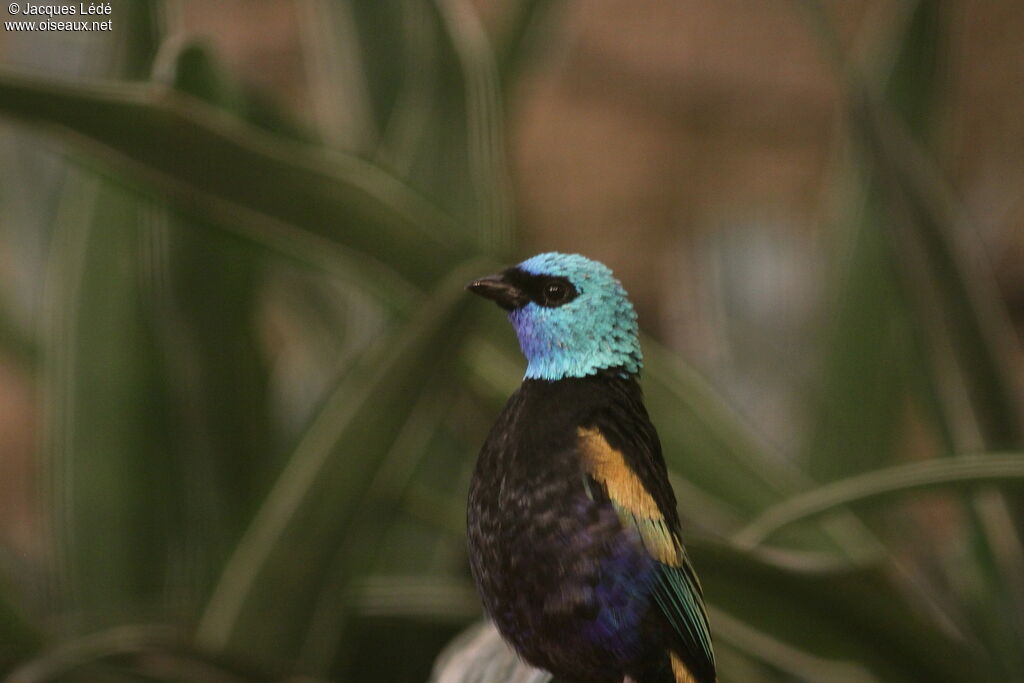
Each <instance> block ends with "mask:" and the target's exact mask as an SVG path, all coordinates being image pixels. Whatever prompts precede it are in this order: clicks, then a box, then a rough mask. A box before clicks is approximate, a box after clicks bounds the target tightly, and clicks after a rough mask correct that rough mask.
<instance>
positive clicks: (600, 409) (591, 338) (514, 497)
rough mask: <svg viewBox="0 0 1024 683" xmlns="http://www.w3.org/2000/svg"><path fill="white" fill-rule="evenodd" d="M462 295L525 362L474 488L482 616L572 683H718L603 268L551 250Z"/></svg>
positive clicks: (635, 335) (634, 335) (620, 312)
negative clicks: (503, 319) (510, 333)
mask: <svg viewBox="0 0 1024 683" xmlns="http://www.w3.org/2000/svg"><path fill="white" fill-rule="evenodd" d="M466 288H467V289H468V290H469V291H471V292H472V293H474V294H477V295H480V296H482V297H484V298H486V299H490V300H492V301H494V302H495V303H497V304H498V306H500V307H501V308H502V309H504V310H505V311H506V312H507V314H508V318H509V320H510V321H511V323H512V327H513V328H514V329H515V332H516V335H517V336H518V339H519V345H520V348H521V349H522V352H523V355H524V356H525V357H526V362H527V364H526V373H525V375H524V377H523V380H522V383H521V384H520V386H519V388H518V389H517V390H516V391H515V392H514V393H513V394H512V396H511V397H510V398H509V399H508V401H507V403H506V404H505V406H504V408H503V409H502V410H501V413H500V414H499V416H498V417H497V419H496V421H495V423H494V425H493V427H492V428H491V430H490V432H489V434H488V436H487V437H486V440H485V441H484V444H483V447H482V448H481V450H480V454H479V456H478V458H477V461H476V465H475V468H474V471H473V475H472V479H471V483H470V490H469V499H468V504H467V514H466V528H467V539H468V551H469V564H470V569H471V572H472V575H473V579H474V581H475V583H476V586H477V589H478V592H479V594H480V596H481V601H482V603H483V607H484V610H485V612H486V613H487V615H488V616H489V617H490V619H491V620H492V621H493V623H494V624H495V626H496V627H497V629H498V631H499V633H500V634H501V635H502V637H503V638H504V639H505V640H506V642H508V643H509V644H510V645H511V646H512V648H513V649H514V650H515V651H516V652H517V653H518V655H519V656H520V657H521V658H522V659H523V660H525V661H526V662H527V663H529V664H530V665H532V666H534V667H537V668H540V669H544V670H546V671H548V672H550V673H551V674H552V675H554V676H555V678H556V679H557V680H559V681H562V682H563V683H715V682H716V681H717V677H716V668H715V656H714V651H713V649H712V644H711V635H710V629H709V625H708V617H707V611H706V609H705V606H704V600H703V591H702V589H701V585H700V582H699V580H698V578H697V575H696V573H695V572H694V569H693V565H692V564H691V562H690V560H689V558H688V556H687V553H686V550H685V548H684V546H683V543H682V534H681V529H680V522H679V517H678V514H677V512H676V498H675V494H674V492H673V490H672V487H671V485H670V483H669V479H668V472H667V468H666V465H665V461H664V458H663V456H662V452H661V443H660V441H659V439H658V434H657V431H656V430H655V427H654V425H653V424H652V423H651V420H650V418H649V416H648V413H647V410H646V407H645V405H644V401H643V394H642V391H641V387H640V383H639V375H640V371H641V368H642V366H643V357H642V354H641V349H640V340H639V329H638V323H637V314H636V311H635V309H634V308H633V305H632V304H631V303H630V301H629V298H628V296H627V294H626V291H625V289H624V288H623V287H622V284H621V283H620V282H619V281H618V280H617V279H616V278H615V276H614V274H613V273H612V271H611V270H610V269H609V268H608V267H607V266H605V265H604V264H602V263H600V262H598V261H595V260H591V259H589V258H587V257H585V256H582V255H579V254H566V253H560V252H547V253H542V254H538V255H536V256H533V257H532V258H529V259H527V260H525V261H523V262H521V263H519V264H518V265H516V266H512V267H509V268H506V269H505V270H503V271H501V272H500V273H497V274H495V275H491V276H488V277H483V278H480V279H478V280H474V281H473V282H471V283H469V284H468V285H467V287H466Z"/></svg>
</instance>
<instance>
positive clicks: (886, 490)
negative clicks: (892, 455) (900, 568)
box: [732, 453, 1024, 548]
mask: <svg viewBox="0 0 1024 683" xmlns="http://www.w3.org/2000/svg"><path fill="white" fill-rule="evenodd" d="M1022 481H1024V454H1022V453H1005V454H991V455H965V456H960V457H956V458H948V459H942V460H926V461H923V462H915V463H910V464H906V465H897V466H895V467H887V468H884V469H880V470H875V471H872V472H866V473H864V474H861V475H858V476H854V477H849V478H847V479H841V480H839V481H835V482H832V483H830V484H826V485H825V486H822V487H820V488H817V489H814V490H812V491H808V492H806V493H803V494H800V495H799V496H794V497H793V498H790V499H789V500H786V501H784V502H782V503H780V504H778V505H775V506H772V507H770V508H768V509H767V510H765V511H764V512H763V513H762V514H761V515H760V516H758V517H757V518H756V519H755V520H754V521H753V522H751V523H750V524H748V525H747V526H746V527H745V528H743V529H742V530H741V531H739V532H738V533H736V534H734V535H733V537H732V538H733V540H734V541H735V542H736V543H738V544H740V545H741V546H744V547H749V548H753V547H754V546H756V545H759V544H761V543H763V542H765V541H766V540H768V539H769V538H770V537H771V536H772V535H773V534H775V533H777V532H778V531H779V530H780V529H782V528H783V527H785V526H787V525H789V524H794V523H796V522H799V521H806V520H808V519H810V518H813V517H818V516H820V515H824V514H827V513H830V512H835V511H836V510H837V509H840V508H842V507H844V506H847V505H859V504H865V503H868V502H876V501H877V499H879V498H886V497H895V496H899V497H902V496H904V495H906V494H909V493H914V492H918V491H921V490H928V489H933V488H957V489H959V488H966V487H976V486H982V485H985V484H996V485H1000V486H1012V485H1020V483H1021V482H1022Z"/></svg>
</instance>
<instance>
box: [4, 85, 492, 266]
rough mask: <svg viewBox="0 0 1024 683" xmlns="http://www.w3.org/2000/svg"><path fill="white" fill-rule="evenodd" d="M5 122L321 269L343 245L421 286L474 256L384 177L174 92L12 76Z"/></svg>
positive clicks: (428, 209) (447, 224) (435, 215)
mask: <svg viewBox="0 0 1024 683" xmlns="http://www.w3.org/2000/svg"><path fill="white" fill-rule="evenodd" d="M0 115H6V116H10V117H15V118H18V119H20V120H22V121H26V122H28V123H32V124H34V125H42V126H49V127H53V128H56V129H57V130H59V131H60V132H61V133H62V134H63V135H64V136H65V137H67V138H68V139H70V140H72V141H73V142H77V143H84V145H83V146H84V147H86V148H87V150H88V151H89V152H91V153H92V154H94V155H95V156H97V157H98V158H100V159H102V160H104V161H106V162H107V163H110V164H111V165H112V166H113V167H115V168H117V169H119V170H121V171H123V172H124V173H125V174H126V175H127V176H128V177H132V178H137V179H139V180H145V182H146V185H145V187H146V188H147V189H153V190H155V191H157V192H159V193H161V194H162V195H164V196H166V197H168V198H169V199H171V200H172V201H173V202H174V203H175V205H177V206H179V207H181V208H184V209H186V210H190V211H193V212H197V211H201V212H202V213H203V215H205V216H206V217H210V218H213V219H214V221H215V222H216V223H218V224H223V225H225V226H226V227H229V228H231V229H233V230H235V231H236V232H239V233H241V234H243V235H245V236H246V237H248V238H250V239H254V240H256V241H258V242H260V243H263V244H267V245H268V246H271V247H272V248H274V249H279V250H283V251H284V252H285V253H289V254H295V252H296V250H297V249H301V253H302V255H303V258H313V259H314V260H316V261H320V259H319V258H318V257H317V256H316V254H317V253H318V252H323V251H324V250H326V251H327V253H335V252H337V251H338V246H339V245H341V246H342V247H344V248H346V249H348V250H352V251H355V252H358V253H359V254H361V255H362V256H363V257H364V258H367V259H372V260H373V261H375V262H376V263H379V264H382V265H383V266H385V267H388V268H391V269H393V270H395V271H396V272H398V273H401V274H402V276H404V277H406V278H407V279H408V280H410V281H412V282H414V283H416V284H418V285H426V284H428V283H430V282H431V281H432V280H434V279H435V278H437V277H439V276H441V275H442V274H444V273H446V272H447V271H448V269H450V268H451V267H453V266H454V265H455V263H456V262H457V261H458V260H459V258H460V257H465V256H467V255H469V254H471V253H472V250H471V249H470V247H469V246H467V245H466V244H460V243H459V241H458V237H457V235H458V231H457V230H456V229H455V228H454V224H453V223H452V221H451V219H449V218H448V217H447V216H446V215H445V214H444V213H442V212H441V211H439V210H438V209H436V208H435V207H434V206H433V205H432V204H431V203H430V202H429V201H427V200H425V199H424V198H423V197H422V196H420V195H419V194H417V193H416V192H414V191H412V190H410V189H409V188H408V187H407V186H406V185H404V184H403V183H402V182H400V181H399V180H397V179H396V178H394V177H393V176H391V175H389V174H387V173H386V172H384V171H382V170H381V169H380V168H378V167H376V166H374V165H372V164H370V163H368V162H365V161H363V160H361V159H359V158H357V157H354V156H351V155H346V154H343V153H341V152H334V153H331V154H328V153H325V152H324V151H322V150H318V149H317V148H314V147H311V146H303V145H300V144H296V143H294V142H292V141H290V140H287V139H284V138H281V137H279V136H275V135H272V134H270V133H266V132H264V131H261V130H259V129H257V128H255V127H252V126H247V125H246V124H244V123H242V122H240V121H238V120H235V119H232V118H231V117H227V116H225V115H224V114H223V113H222V112H218V111H217V110H215V109H213V108H211V107H208V106H206V105H203V104H202V103H201V102H199V101H197V100H195V99H192V98H188V97H185V96H182V95H176V94H174V93H173V92H169V91H168V90H167V89H166V88H164V87H159V86H153V85H126V84H114V83H95V84H90V85H83V84H80V83H66V82H50V81H40V80H39V79H37V78H30V77H28V76H25V75H23V74H19V73H17V72H12V71H10V70H2V71H0ZM296 245H298V246H296ZM310 253H311V254H312V256H309V254H310ZM424 253H430V254H432V255H433V258H428V259H424V258H422V255H423V254H424Z"/></svg>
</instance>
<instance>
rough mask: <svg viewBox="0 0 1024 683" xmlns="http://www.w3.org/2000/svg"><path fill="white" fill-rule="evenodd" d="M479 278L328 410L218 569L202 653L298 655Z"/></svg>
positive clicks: (337, 395) (403, 333)
mask: <svg viewBox="0 0 1024 683" xmlns="http://www.w3.org/2000/svg"><path fill="white" fill-rule="evenodd" d="M480 268H481V265H480V264H479V263H470V264H467V265H466V266H464V267H461V268H459V269H458V270H456V271H455V272H454V273H453V274H452V275H451V276H450V277H449V278H446V279H445V280H444V281H443V283H442V284H441V285H439V287H438V288H437V290H436V292H435V293H434V294H432V295H431V296H430V297H429V298H428V299H427V300H426V301H425V302H424V303H423V304H422V305H421V306H420V307H419V309H418V312H417V315H416V316H415V317H414V318H413V319H412V320H411V321H410V322H409V323H408V324H406V325H405V326H403V328H402V329H401V330H399V331H398V332H396V333H395V334H394V335H393V336H392V337H391V338H390V340H389V342H388V343H386V344H381V345H379V346H378V347H377V348H376V349H375V350H374V352H373V353H370V354H368V355H367V356H366V357H365V358H364V359H363V360H362V362H360V363H359V365H358V366H357V367H356V368H354V369H353V370H352V371H351V372H350V373H349V374H348V375H347V376H346V377H345V378H344V379H343V380H342V383H341V384H340V385H339V387H338V389H337V390H336V391H335V392H334V394H333V395H332V396H331V397H330V398H329V399H328V400H327V402H326V404H325V405H324V407H323V409H322V411H321V412H320V414H319V415H318V417H317V419H316V420H315V422H314V423H313V424H312V425H311V427H310V428H309V430H307V432H306V433H305V435H304V436H303V438H302V441H301V442H300V443H299V445H298V447H297V448H296V450H295V452H294V454H293V455H292V457H291V459H290V460H289V462H288V465H287V466H286V468H285V470H284V472H283V473H282V474H281V476H280V478H279V479H278V481H277V483H276V484H275V486H274V488H273V489H272V490H271V492H270V494H269V496H268V497H267V499H266V501H265V502H264V504H263V505H262V507H261V508H260V510H259V512H258V513H257V515H256V517H255V519H254V520H253V522H252V525H251V526H250V528H249V530H248V531H247V532H246V534H245V536H244V537H243V538H242V541H241V542H240V543H239V546H238V548H237V550H236V551H235V553H234V555H233V557H232V558H231V559H230V560H229V562H228V564H227V566H226V567H225V569H224V573H223V575H222V576H221V580H220V582H219V584H218V586H217V589H216V590H215V592H214V594H213V597H212V598H211V600H210V603H209V605H208V607H207V610H206V613H205V614H204V617H203V620H202V622H201V624H200V627H199V632H198V637H199V639H200V641H201V642H202V643H204V644H205V645H207V646H210V647H213V648H218V649H219V648H228V649H229V650H232V651H240V652H246V653H248V654H249V655H250V656H254V657H275V656H277V657H282V656H291V657H294V656H296V655H297V653H298V648H299V647H300V646H301V643H300V642H297V639H298V638H299V635H300V634H301V633H302V627H303V625H304V624H306V623H307V622H308V620H309V618H310V615H311V614H313V612H314V610H315V609H316V608H317V605H316V604H314V603H315V600H316V598H317V596H318V593H319V587H320V585H321V584H322V582H323V581H324V579H325V574H326V572H328V571H329V570H330V566H331V562H330V559H331V558H333V557H335V554H336V552H337V543H338V542H339V541H340V540H341V539H343V538H345V537H346V533H348V532H350V531H351V530H352V528H353V527H352V525H353V524H354V523H355V520H356V519H357V518H358V516H359V515H361V514H363V512H364V511H363V510H362V509H361V508H360V505H361V501H363V494H364V492H365V491H366V490H367V487H369V486H371V485H372V483H373V481H374V479H375V477H376V476H377V473H378V472H379V471H380V468H381V467H382V466H383V465H384V464H385V463H384V456H386V455H387V453H388V452H389V451H390V450H391V448H392V446H393V444H394V443H395V439H396V437H397V436H398V434H400V433H401V430H402V425H403V424H404V423H405V421H406V420H407V418H408V415H409V412H410V410H412V409H413V407H414V406H415V405H416V401H417V398H418V397H419V396H420V394H421V392H422V391H423V389H424V388H425V387H427V386H428V384H430V383H432V382H437V381H442V379H443V378H444V377H445V376H446V374H447V373H449V372H451V368H452V364H453V363H454V360H455V358H456V357H457V353H456V352H457V348H458V343H459V340H460V339H461V337H462V324H463V323H464V322H465V319H464V317H463V313H464V311H465V303H466V302H467V300H468V297H467V296H466V294H465V292H464V291H463V289H462V287H463V285H464V283H465V282H467V281H468V280H469V279H470V278H471V277H472V276H473V275H475V274H477V273H478V272H479V269H480ZM347 550H348V552H352V553H367V552H371V550H372V549H371V548H347ZM296 567H304V568H306V571H305V572H301V573H297V572H295V568H296Z"/></svg>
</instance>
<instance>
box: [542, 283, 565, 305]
mask: <svg viewBox="0 0 1024 683" xmlns="http://www.w3.org/2000/svg"><path fill="white" fill-rule="evenodd" d="M567 296H569V286H568V285H567V284H565V283H564V282H559V281H558V280H554V281H552V282H549V283H547V284H546V285H544V300H545V302H546V303H548V304H558V303H562V302H563V301H564V300H565V298H566V297H567Z"/></svg>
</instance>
